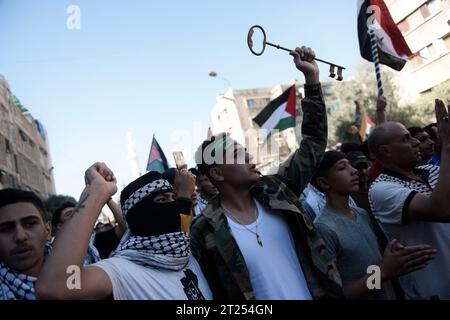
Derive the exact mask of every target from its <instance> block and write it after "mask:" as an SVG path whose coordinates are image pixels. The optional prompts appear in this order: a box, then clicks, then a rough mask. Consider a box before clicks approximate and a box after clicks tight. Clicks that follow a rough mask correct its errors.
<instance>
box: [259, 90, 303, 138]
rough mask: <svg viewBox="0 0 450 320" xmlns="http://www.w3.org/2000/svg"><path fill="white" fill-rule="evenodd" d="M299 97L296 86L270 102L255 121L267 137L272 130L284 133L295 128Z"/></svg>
mask: <svg viewBox="0 0 450 320" xmlns="http://www.w3.org/2000/svg"><path fill="white" fill-rule="evenodd" d="M296 105H297V95H296V92H295V85H292V87H290V88H289V89H287V90H286V91H285V92H283V93H282V94H281V95H280V96H279V97H278V98H276V99H275V100H272V101H270V103H269V104H268V105H267V106H266V107H264V109H263V110H262V111H261V112H260V113H259V114H258V115H257V116H256V117H255V118H254V119H253V121H255V123H256V124H257V125H258V126H259V127H260V128H261V129H264V130H267V135H269V134H270V132H271V130H279V131H283V130H286V129H287V128H292V127H295V115H296Z"/></svg>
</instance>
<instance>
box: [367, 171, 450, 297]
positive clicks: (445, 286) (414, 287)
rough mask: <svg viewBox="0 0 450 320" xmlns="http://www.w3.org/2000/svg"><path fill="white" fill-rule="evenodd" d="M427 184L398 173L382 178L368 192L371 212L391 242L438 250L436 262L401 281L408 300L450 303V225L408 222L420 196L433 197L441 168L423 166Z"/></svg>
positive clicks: (388, 174)
mask: <svg viewBox="0 0 450 320" xmlns="http://www.w3.org/2000/svg"><path fill="white" fill-rule="evenodd" d="M420 168H421V169H425V170H426V171H427V172H428V174H429V175H428V184H425V183H421V182H419V181H415V180H411V179H408V178H406V177H402V176H400V175H397V174H395V173H391V172H386V173H382V174H380V176H379V177H378V178H377V180H375V182H374V183H373V184H372V186H371V188H370V190H369V201H370V206H371V208H372V212H373V214H374V215H375V217H376V219H377V220H378V221H379V222H380V224H381V227H382V228H383V230H384V232H385V233H386V235H387V237H388V238H389V239H397V240H398V241H399V242H400V243H401V244H403V245H405V246H411V245H417V244H428V245H431V246H432V247H434V248H435V249H437V255H436V259H434V260H431V261H430V262H429V263H428V266H427V267H425V268H424V269H422V270H419V271H416V272H413V273H410V274H408V275H405V276H403V277H401V278H400V283H401V286H402V288H403V290H404V291H405V294H406V297H407V298H408V299H430V298H433V297H434V298H439V299H450V250H449V247H450V223H436V222H424V221H409V220H408V215H407V214H408V208H409V204H410V203H411V200H412V199H413V198H414V196H415V195H416V194H417V193H419V194H423V195H428V196H429V195H431V193H432V191H433V190H434V188H435V186H436V184H437V180H438V179H437V177H438V176H439V167H436V166H430V165H427V166H422V167H420Z"/></svg>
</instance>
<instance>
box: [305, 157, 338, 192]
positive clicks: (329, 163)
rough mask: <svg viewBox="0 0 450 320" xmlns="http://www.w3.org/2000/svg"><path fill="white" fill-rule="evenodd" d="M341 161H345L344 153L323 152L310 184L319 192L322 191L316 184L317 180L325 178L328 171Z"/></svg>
mask: <svg viewBox="0 0 450 320" xmlns="http://www.w3.org/2000/svg"><path fill="white" fill-rule="evenodd" d="M342 159H346V156H345V153H343V152H340V151H337V150H330V151H327V152H325V154H324V155H323V158H322V161H321V162H320V165H319V167H318V168H317V171H316V173H315V174H314V176H313V177H312V179H311V184H312V185H313V186H314V187H316V189H318V190H319V191H322V190H320V187H319V186H318V184H317V179H318V178H321V177H325V176H326V175H327V174H328V171H330V169H331V168H332V167H333V166H334V164H335V163H336V162H338V161H340V160H342Z"/></svg>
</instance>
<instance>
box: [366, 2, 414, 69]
mask: <svg viewBox="0 0 450 320" xmlns="http://www.w3.org/2000/svg"><path fill="white" fill-rule="evenodd" d="M357 5H358V38H359V48H360V51H361V56H362V57H363V58H364V59H366V60H368V61H370V62H374V61H373V54H372V48H371V43H370V35H369V33H368V30H369V28H371V29H372V30H373V31H374V33H375V36H376V38H377V47H378V54H379V58H380V63H381V64H384V65H386V66H388V67H391V68H392V69H395V70H397V71H400V70H401V69H403V67H404V66H405V64H406V62H407V61H408V58H409V57H411V56H412V55H413V53H412V52H411V50H410V49H409V47H408V44H407V43H406V41H405V39H404V38H403V35H402V33H401V31H400V29H399V28H398V27H397V25H396V24H395V22H394V20H393V19H392V16H391V13H390V12H389V9H388V7H387V6H386V4H385V3H384V1H383V0H358V3H357Z"/></svg>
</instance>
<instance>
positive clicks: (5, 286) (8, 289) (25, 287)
mask: <svg viewBox="0 0 450 320" xmlns="http://www.w3.org/2000/svg"><path fill="white" fill-rule="evenodd" d="M36 281H37V278H36V277H31V276H27V275H25V274H20V273H17V272H14V271H13V270H11V269H10V268H8V267H7V266H6V265H5V264H4V263H3V262H0V300H35V299H36V293H35V291H34V285H35V283H36Z"/></svg>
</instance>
